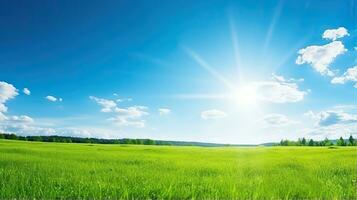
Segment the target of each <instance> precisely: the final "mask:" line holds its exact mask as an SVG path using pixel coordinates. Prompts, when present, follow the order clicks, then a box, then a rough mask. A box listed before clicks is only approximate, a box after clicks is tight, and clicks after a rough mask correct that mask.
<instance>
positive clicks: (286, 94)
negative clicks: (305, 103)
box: [255, 74, 307, 103]
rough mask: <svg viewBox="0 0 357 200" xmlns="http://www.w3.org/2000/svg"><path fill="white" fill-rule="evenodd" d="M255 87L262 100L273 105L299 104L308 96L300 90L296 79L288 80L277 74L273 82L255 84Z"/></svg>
mask: <svg viewBox="0 0 357 200" xmlns="http://www.w3.org/2000/svg"><path fill="white" fill-rule="evenodd" d="M255 87H256V90H257V91H256V92H257V94H258V97H259V98H260V99H261V100H264V101H269V102H272V103H289V102H298V101H301V100H303V99H304V96H305V95H306V94H307V92H306V91H302V90H300V89H299V87H298V85H297V83H296V81H295V80H294V79H289V80H287V79H285V78H284V77H282V76H277V75H275V74H273V77H272V80H271V81H262V82H255Z"/></svg>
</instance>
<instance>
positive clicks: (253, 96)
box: [233, 84, 258, 107]
mask: <svg viewBox="0 0 357 200" xmlns="http://www.w3.org/2000/svg"><path fill="white" fill-rule="evenodd" d="M233 93H234V94H233V100H234V101H235V103H236V104H238V105H239V106H242V107H254V106H257V105H258V95H257V89H256V87H254V86H253V85H249V84H247V85H242V86H240V87H238V88H237V89H236V90H235V91H234V92H233Z"/></svg>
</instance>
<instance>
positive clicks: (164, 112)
mask: <svg viewBox="0 0 357 200" xmlns="http://www.w3.org/2000/svg"><path fill="white" fill-rule="evenodd" d="M158 111H159V114H160V115H161V116H162V115H168V114H170V113H171V110H170V109H168V108H159V109H158Z"/></svg>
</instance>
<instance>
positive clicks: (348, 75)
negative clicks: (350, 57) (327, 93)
mask: <svg viewBox="0 0 357 200" xmlns="http://www.w3.org/2000/svg"><path fill="white" fill-rule="evenodd" d="M348 81H352V82H354V83H355V85H354V87H355V88H357V66H354V67H351V68H348V69H347V71H346V72H345V73H344V74H343V75H342V76H338V77H334V78H333V79H332V80H331V83H333V84H344V83H346V82H348Z"/></svg>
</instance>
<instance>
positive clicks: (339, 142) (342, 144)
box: [337, 137, 346, 146]
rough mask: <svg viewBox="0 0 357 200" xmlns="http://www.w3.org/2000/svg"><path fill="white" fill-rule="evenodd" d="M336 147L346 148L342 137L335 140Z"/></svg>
mask: <svg viewBox="0 0 357 200" xmlns="http://www.w3.org/2000/svg"><path fill="white" fill-rule="evenodd" d="M337 146H346V142H345V140H344V139H343V137H340V139H338V140H337Z"/></svg>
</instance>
